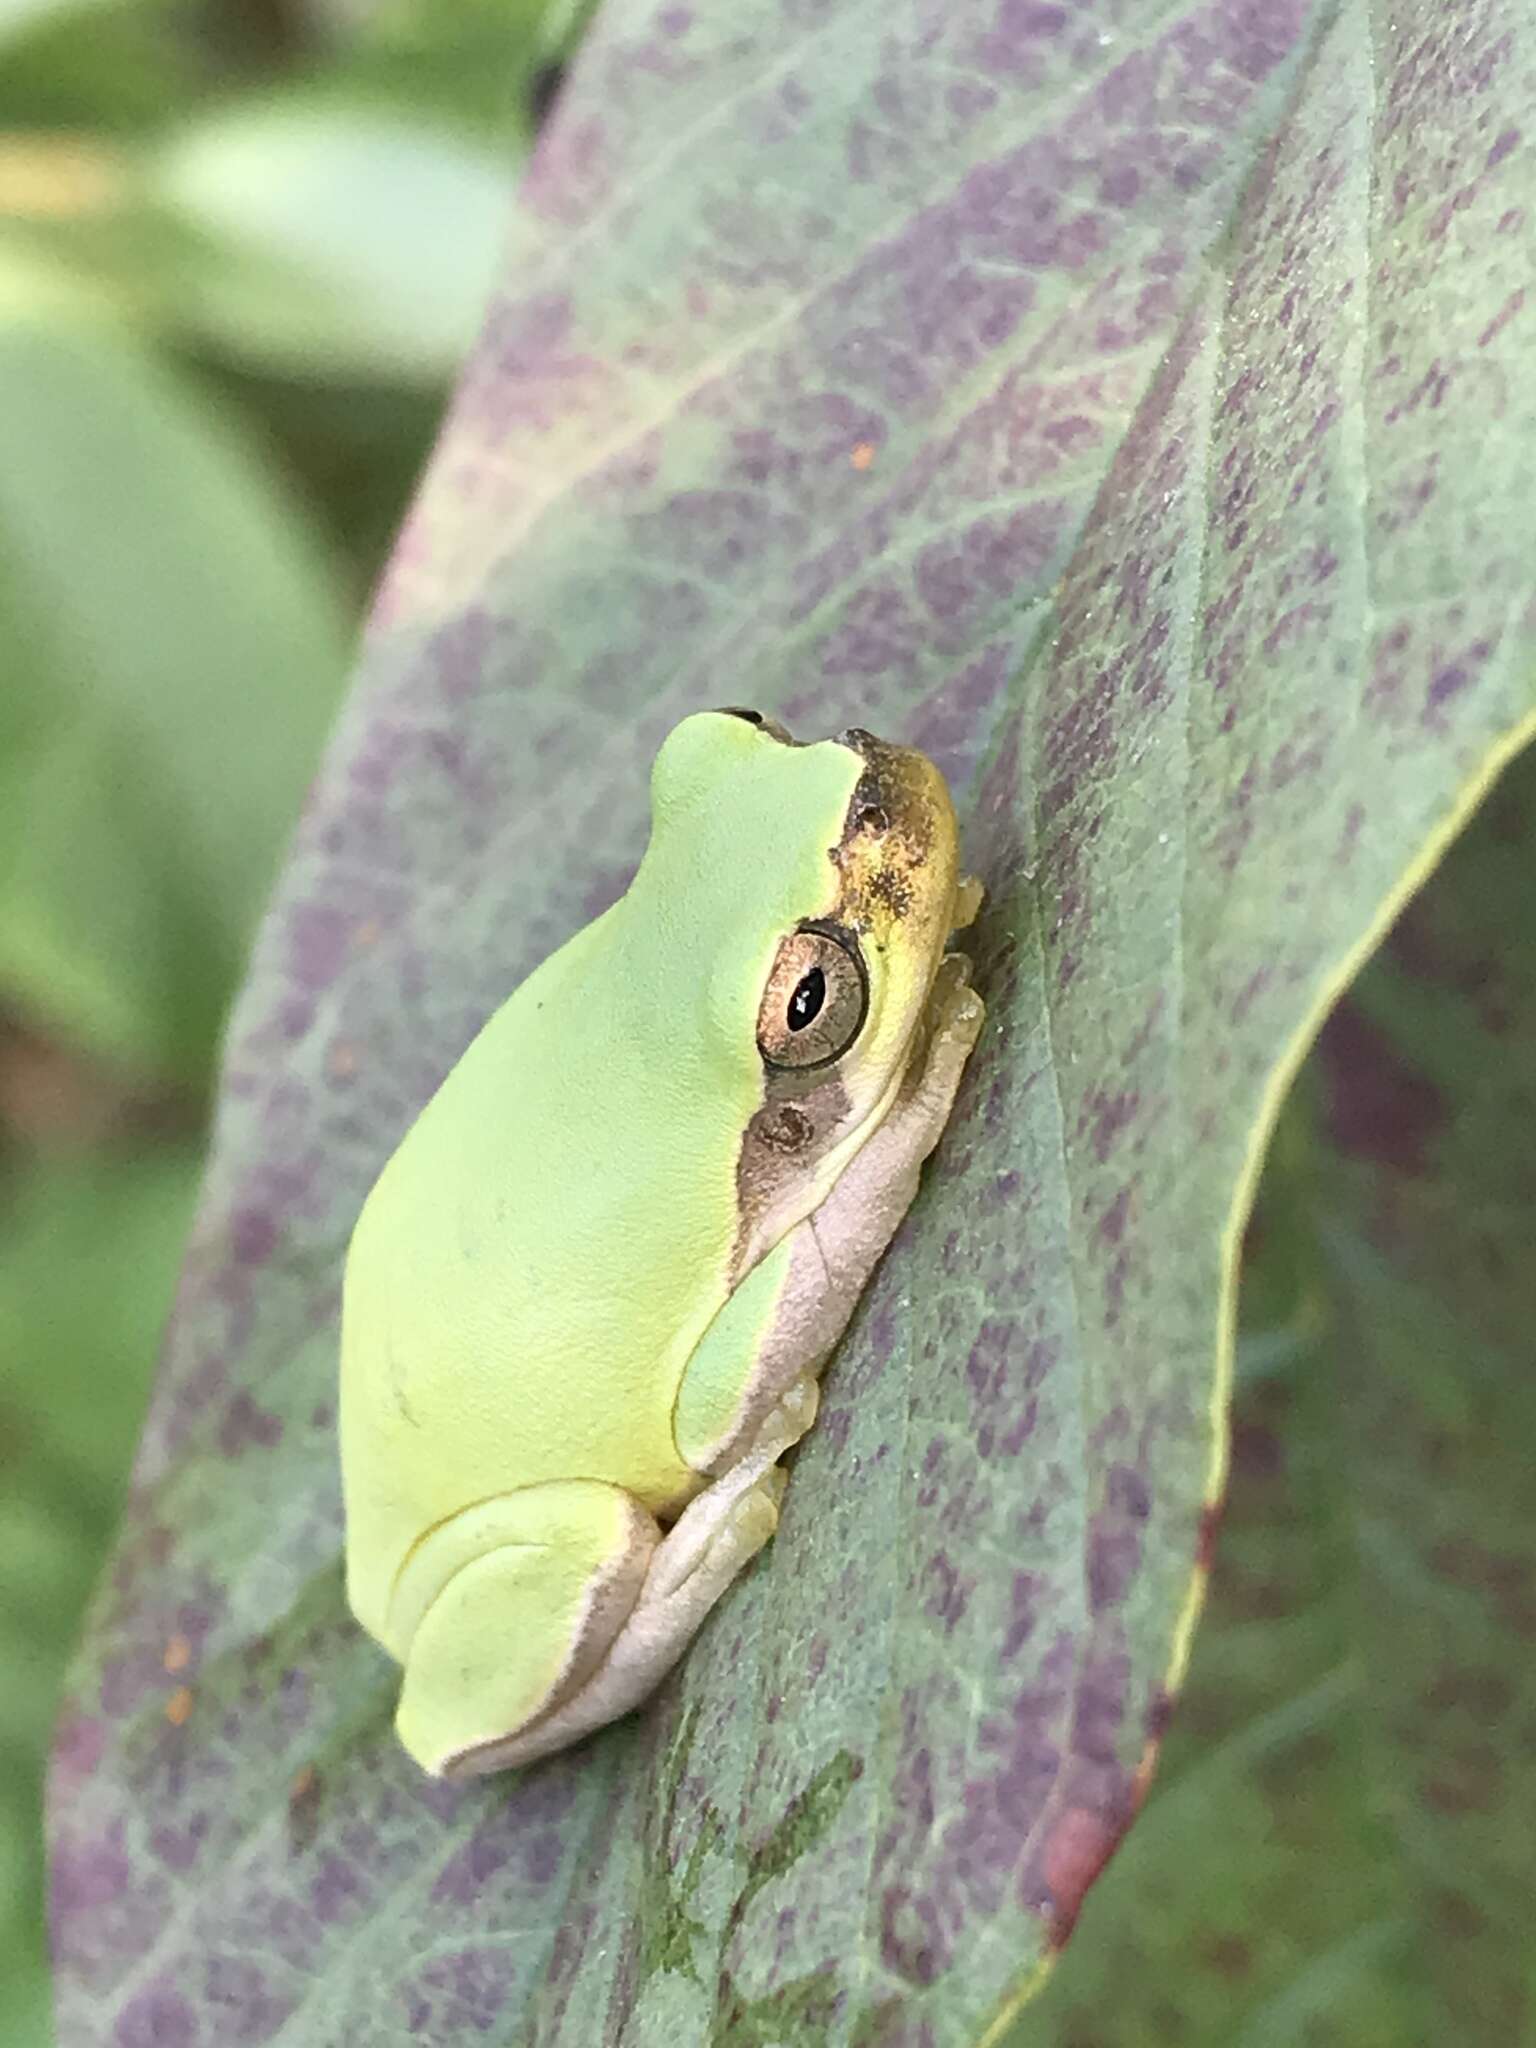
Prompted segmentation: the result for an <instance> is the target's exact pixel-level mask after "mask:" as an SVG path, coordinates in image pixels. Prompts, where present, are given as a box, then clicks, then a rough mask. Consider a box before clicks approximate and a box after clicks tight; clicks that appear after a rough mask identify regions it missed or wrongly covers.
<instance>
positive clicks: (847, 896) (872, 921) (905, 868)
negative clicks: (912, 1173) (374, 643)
mask: <svg viewBox="0 0 1536 2048" xmlns="http://www.w3.org/2000/svg"><path fill="white" fill-rule="evenodd" d="M737 715H738V716H740V715H743V714H741V713H738V714H737ZM753 722H758V721H756V720H755V719H754V721H753ZM764 723H766V721H764ZM774 736H775V737H778V736H779V735H778V733H777V732H775V735H774ZM785 737H786V738H787V735H785ZM835 743H836V744H837V745H839V746H842V747H845V748H847V749H848V751H849V752H850V753H853V754H855V755H857V757H858V758H859V760H860V761H861V762H862V764H863V767H862V772H861V773H860V775H859V778H858V781H857V782H856V783H855V785H854V788H853V791H852V794H851V795H850V797H849V800H848V806H847V809H846V811H845V812H844V816H843V823H842V831H841V834H840V836H839V838H838V841H837V843H836V845H834V846H830V847H828V848H827V857H828V859H829V861H830V862H831V865H832V870H833V874H834V875H835V877H836V894H835V897H834V899H833V901H831V902H830V903H827V904H824V905H818V906H816V907H815V908H816V914H815V915H814V916H808V917H807V918H805V919H804V921H803V922H802V923H801V925H800V926H799V928H798V932H797V933H796V934H794V935H793V936H794V937H795V939H796V940H797V941H798V942H800V944H799V949H798V950H796V949H795V948H794V947H790V948H788V949H787V951H786V950H785V949H784V948H781V956H780V961H776V963H775V974H776V976H777V979H770V982H769V984H768V987H767V989H766V990H765V992H764V997H763V1003H764V1010H763V1011H760V1013H759V1021H758V1049H759V1053H760V1055H761V1056H762V1059H763V1068H762V1074H763V1084H762V1085H763V1094H762V1104H761V1107H760V1108H759V1109H758V1111H757V1113H756V1114H755V1115H754V1116H753V1118H752V1120H751V1122H750V1123H749V1124H748V1126H747V1130H746V1133H745V1135H744V1137H743V1139H742V1146H741V1155H740V1158H739V1161H738V1164H737V1171H736V1197H737V1230H736V1245H735V1274H736V1277H739V1275H740V1273H741V1272H742V1271H743V1270H744V1267H745V1264H746V1263H747V1262H748V1261H749V1260H750V1259H752V1258H754V1257H758V1256H761V1253H762V1252H763V1250H764V1249H765V1248H766V1247H765V1244H764V1242H763V1229H764V1226H765V1224H767V1223H768V1222H769V1219H771V1217H772V1215H773V1212H774V1211H775V1210H776V1209H778V1208H781V1207H782V1206H783V1203H784V1201H785V1198H786V1197H793V1195H794V1193H795V1191H796V1189H797V1188H800V1187H803V1186H804V1185H805V1184H806V1181H807V1178H808V1176H810V1175H812V1174H813V1173H814V1172H815V1169H816V1167H817V1165H818V1164H819V1162H820V1161H821V1160H822V1159H823V1158H824V1157H825V1156H826V1155H827V1154H828V1153H829V1152H831V1151H832V1150H833V1148H834V1147H835V1146H836V1145H837V1144H839V1143H840V1142H841V1141H842V1140H843V1139H844V1138H845V1137H846V1136H847V1135H848V1131H849V1128H850V1126H851V1124H852V1123H853V1121H854V1119H855V1118H856V1117H857V1116H861V1115H863V1114H865V1113H866V1112H867V1109H868V1106H869V1104H868V1101H867V1100H863V1099H861V1096H863V1097H867V1096H868V1093H869V1091H868V1089H867V1088H865V1089H864V1090H862V1091H861V1089H860V1087H859V1082H858V1070H857V1069H856V1068H855V1067H851V1066H850V1065H849V1064H848V1062H849V1061H850V1060H852V1061H857V1059H858V1057H859V1047H860V1046H861V1045H863V1044H864V1043H865V1042H866V1037H865V1032H864V1016H863V1014H862V1012H861V1013H860V1015H859V1016H858V1018H857V1020H856V1022H854V1021H851V1019H852V1012H853V1009H854V1007H855V996H856V994H857V993H858V991H857V990H856V989H855V987H854V984H853V980H852V978H851V977H850V976H848V975H842V976H840V975H839V974H838V973H837V972H836V971H834V970H836V969H837V968H838V965H839V955H838V951H837V950H836V949H838V948H841V949H842V952H843V953H846V954H847V955H848V956H849V957H850V958H851V959H852V961H853V962H854V965H855V968H856V970H857V975H858V978H859V980H860V981H861V982H862V983H863V990H862V995H863V999H864V1000H865V1002H868V1000H869V998H870V990H871V985H872V982H873V981H874V980H875V978H876V977H877V974H878V973H879V971H880V968H879V963H880V960H881V956H883V955H888V956H889V958H888V959H887V960H886V962H885V969H886V971H887V972H889V973H892V974H894V975H895V977H896V978H895V986H896V988H897V989H898V992H899V993H898V995H897V997H896V1007H895V1008H893V1009H890V1010H888V1012H887V1021H888V1023H889V1020H890V1019H893V1018H894V1019H898V1020H900V1019H901V1018H903V1017H906V1018H907V1019H908V1021H907V1023H906V1025H905V1026H903V1027H902V1028H906V1029H910V1028H914V1027H915V1024H916V1020H917V1017H918V1016H919V1015H920V1012H921V1004H922V1002H923V1001H924V1000H925V999H926V980H925V978H924V977H923V976H922V975H921V974H920V973H917V974H913V975H907V976H906V977H905V979H903V978H902V975H901V973H900V970H901V969H902V968H903V967H904V965H905V963H906V962H907V961H908V960H915V961H926V960H928V959H929V958H930V957H931V962H932V965H933V966H937V963H938V960H939V957H940V955H941V954H942V951H943V944H944V940H945V939H946V937H947V936H948V934H949V931H950V929H951V925H952V922H953V917H954V909H955V884H956V880H957V861H958V840H957V833H956V827H955V814H954V808H953V806H952V805H951V803H950V799H949V790H948V788H947V786H946V784H945V781H944V778H943V776H942V775H941V774H940V772H939V770H938V769H937V768H936V767H935V766H934V765H933V763H932V762H931V761H930V760H928V758H927V757H926V756H925V755H923V754H921V753H919V752H918V751H917V750H916V749H915V748H912V747H901V746H893V745H891V744H889V743H888V742H887V741H885V740H880V739H876V738H875V736H874V734H873V733H868V732H865V731H864V730H863V729H862V728H860V727H857V726H850V727H849V728H848V729H847V730H846V731H844V732H841V733H839V734H838V735H837V736H836V742H835ZM791 744H793V743H792V742H791ZM787 936H789V935H787ZM781 962H782V963H783V966H782V973H780V972H779V968H780V963H781ZM818 968H819V969H820V971H821V977H822V978H821V982H820V983H819V984H818V986H817V988H816V990H815V991H814V997H815V1000H816V1001H817V1003H818V1004H819V1005H821V1007H818V1008H817V1010H816V1013H815V1023H814V1027H813V1028H807V1029H805V1032H804V1042H803V1046H802V1045H801V1041H800V1033H801V1029H802V1027H801V1026H799V1025H798V1024H795V1023H794V1022H793V1021H792V1019H791V1017H790V1014H789V1011H788V1010H787V1009H786V1007H785V1005H786V1002H787V1001H788V1000H790V999H792V997H793V995H794V991H795V990H796V989H797V988H799V987H800V985H801V977H802V976H804V975H805V974H807V973H814V972H815V971H816V970H817V969H818ZM780 982H782V983H783V986H782V987H780V986H779V983H780ZM891 986H892V982H891V981H890V980H887V981H886V982H885V983H884V987H885V988H886V989H887V991H889V989H890V988H891ZM765 1013H771V1014H767V1019H766V1026H765ZM817 1030H821V1031H823V1032H824V1035H825V1039H826V1044H827V1047H828V1050H827V1052H826V1054H825V1056H817V1055H818V1043H819V1042H818V1041H817V1040H816V1037H815V1032H816V1031H817ZM792 1043H793V1044H794V1046H795V1047H796V1048H797V1049H798V1050H803V1051H804V1052H805V1053H806V1055H807V1057H806V1060H805V1062H804V1064H802V1065H800V1066H799V1067H798V1069H797V1065H796V1060H795V1058H794V1057H792V1056H791V1050H790V1048H791V1044H792ZM886 1044H887V1047H888V1050H889V1054H890V1057H891V1058H892V1059H895V1058H896V1057H897V1056H898V1052H899V1045H898V1044H897V1043H895V1042H893V1041H892V1040H891V1039H890V1038H889V1037H888V1038H887V1041H886ZM842 1076H846V1077H847V1078H846V1081H845V1079H843V1078H840V1077H842Z"/></svg>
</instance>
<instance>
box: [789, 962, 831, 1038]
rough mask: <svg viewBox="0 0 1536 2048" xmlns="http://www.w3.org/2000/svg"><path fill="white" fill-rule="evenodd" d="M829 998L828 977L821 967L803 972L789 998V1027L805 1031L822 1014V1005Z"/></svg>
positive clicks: (793, 1029)
mask: <svg viewBox="0 0 1536 2048" xmlns="http://www.w3.org/2000/svg"><path fill="white" fill-rule="evenodd" d="M826 1000H827V977H826V976H825V975H824V974H823V973H822V971H821V969H820V968H819V967H813V968H811V970H810V971H809V973H807V974H802V975H801V977H800V979H799V981H798V982H796V984H795V992H794V994H793V995H792V996H791V997H790V999H789V1028H790V1030H791V1031H803V1030H804V1029H805V1027H806V1025H807V1024H809V1023H811V1022H812V1021H813V1020H814V1019H815V1018H816V1017H818V1016H819V1015H820V1014H821V1006H822V1004H823V1003H824V1002H825V1001H826Z"/></svg>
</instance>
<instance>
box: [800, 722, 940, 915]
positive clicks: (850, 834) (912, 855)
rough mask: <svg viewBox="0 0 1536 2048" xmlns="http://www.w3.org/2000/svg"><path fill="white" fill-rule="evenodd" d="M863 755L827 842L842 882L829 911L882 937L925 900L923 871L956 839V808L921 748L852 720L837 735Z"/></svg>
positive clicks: (843, 742) (846, 744)
mask: <svg viewBox="0 0 1536 2048" xmlns="http://www.w3.org/2000/svg"><path fill="white" fill-rule="evenodd" d="M838 740H839V742H840V744H841V745H843V746H845V747H850V748H852V750H853V751H854V752H855V753H856V754H858V755H859V756H860V758H861V759H862V760H863V762H864V773H863V774H862V775H861V776H860V777H859V779H858V782H857V783H856V785H855V786H854V791H853V795H852V797H851V799H850V800H849V804H848V813H847V816H846V818H845V819H844V822H843V836H842V838H841V839H840V840H839V841H838V843H837V845H836V846H834V847H832V848H831V849H830V851H831V855H832V860H833V864H834V865H835V866H836V868H837V871H838V875H839V877H840V879H841V883H842V888H841V891H840V894H839V896H838V901H837V903H836V905H835V906H834V908H833V911H832V915H833V916H834V917H835V918H837V919H838V920H839V921H840V922H841V923H843V924H846V925H847V926H848V928H849V929H850V930H851V931H854V932H857V933H859V934H860V935H861V936H862V935H864V934H866V933H868V934H870V935H872V936H873V937H874V939H875V942H876V943H877V944H880V943H883V942H884V940H885V938H886V937H887V936H888V934H889V933H890V932H891V930H892V929H893V927H894V926H896V925H898V924H901V923H902V922H903V921H904V920H905V919H906V918H908V917H909V916H910V915H911V914H912V912H913V910H914V908H915V906H916V905H917V904H918V903H919V902H921V901H923V900H925V898H926V893H927V892H925V891H924V890H923V889H921V888H920V887H919V882H920V880H921V879H922V877H923V872H924V870H925V869H927V868H928V867H929V866H930V865H931V864H932V862H933V859H934V856H935V853H936V852H937V851H938V849H939V848H940V847H941V846H944V845H952V844H953V841H954V820H953V812H952V811H951V810H950V805H949V792H948V791H947V790H946V788H945V786H944V781H943V778H942V776H940V774H939V772H938V770H937V769H936V768H935V767H934V766H933V763H932V762H931V761H929V760H928V759H927V758H926V757H925V756H924V755H922V754H919V753H917V752H916V751H915V750H914V749H913V748H911V747H895V746H891V745H889V744H888V743H887V742H886V741H885V740H877V739H876V738H875V736H874V734H873V733H868V732H865V731H864V730H863V729H862V728H861V727H859V726H850V727H849V728H848V730H847V731H846V732H842V733H839V734H838Z"/></svg>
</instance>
